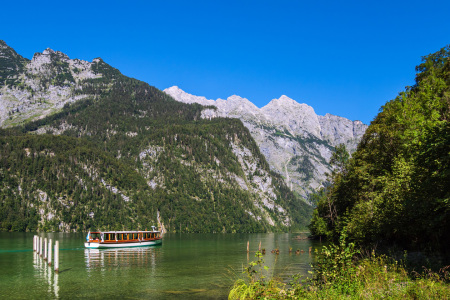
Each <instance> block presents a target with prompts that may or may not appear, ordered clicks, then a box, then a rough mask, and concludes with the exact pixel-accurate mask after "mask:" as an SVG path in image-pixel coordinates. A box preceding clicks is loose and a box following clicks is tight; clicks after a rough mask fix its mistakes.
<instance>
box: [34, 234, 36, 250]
mask: <svg viewBox="0 0 450 300" xmlns="http://www.w3.org/2000/svg"><path fill="white" fill-rule="evenodd" d="M34 251H36V235H33V252H34Z"/></svg>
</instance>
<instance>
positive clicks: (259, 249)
mask: <svg viewBox="0 0 450 300" xmlns="http://www.w3.org/2000/svg"><path fill="white" fill-rule="evenodd" d="M258 251H259V252H261V241H259V248H258Z"/></svg>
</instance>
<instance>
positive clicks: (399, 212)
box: [310, 46, 450, 253]
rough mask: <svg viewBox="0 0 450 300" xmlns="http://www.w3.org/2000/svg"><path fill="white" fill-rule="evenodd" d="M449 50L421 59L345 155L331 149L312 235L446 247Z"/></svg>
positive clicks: (449, 235)
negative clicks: (407, 81) (413, 75)
mask: <svg viewBox="0 0 450 300" xmlns="http://www.w3.org/2000/svg"><path fill="white" fill-rule="evenodd" d="M449 55H450V47H449V46H447V47H444V48H442V49H441V50H440V51H438V52H436V53H433V54H430V55H427V56H424V57H423V59H422V63H421V64H419V65H418V66H417V67H416V72H417V74H416V78H415V84H414V85H413V86H411V87H407V88H406V90H405V91H402V92H401V93H399V95H398V96H397V97H396V98H395V99H393V100H391V101H389V102H387V103H386V104H385V105H384V106H383V107H382V108H381V109H380V112H379V114H378V115H377V117H376V118H375V119H374V120H373V121H372V122H371V124H370V126H369V128H368V129H367V131H366V133H365V135H364V137H363V139H362V141H361V142H360V144H359V146H358V149H357V151H356V152H355V153H354V154H353V156H352V158H351V159H349V158H348V155H345V154H344V153H345V149H341V150H340V151H336V152H335V154H334V156H333V159H332V163H334V165H335V171H334V172H333V174H330V184H329V185H328V187H327V188H324V189H323V190H322V191H321V192H320V196H319V197H318V198H319V199H318V203H317V209H316V210H315V211H314V217H313V220H312V223H311V226H310V227H311V230H312V233H313V234H314V235H317V236H326V237H328V238H330V239H331V240H337V239H338V238H339V236H341V235H342V233H345V234H347V235H348V238H349V239H350V240H351V241H354V242H356V243H359V244H362V245H371V246H374V245H377V244H387V245H392V244H397V245H399V246H402V247H407V248H411V249H417V248H428V249H429V250H438V251H442V252H447V253H448V251H449V249H448V245H449V241H450V124H449V119H450V61H449Z"/></svg>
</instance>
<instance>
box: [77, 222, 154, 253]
mask: <svg viewBox="0 0 450 300" xmlns="http://www.w3.org/2000/svg"><path fill="white" fill-rule="evenodd" d="M161 244H162V237H161V232H160V231H158V230H157V229H156V227H154V226H152V230H151V231H96V232H90V231H89V233H88V235H87V236H86V243H84V246H85V247H86V248H96V249H100V248H122V247H144V246H155V245H161Z"/></svg>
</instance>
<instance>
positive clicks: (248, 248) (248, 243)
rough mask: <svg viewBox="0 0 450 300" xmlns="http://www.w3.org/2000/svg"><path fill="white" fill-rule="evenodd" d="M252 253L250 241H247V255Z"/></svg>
mask: <svg viewBox="0 0 450 300" xmlns="http://www.w3.org/2000/svg"><path fill="white" fill-rule="evenodd" d="M249 252H250V241H247V253H249Z"/></svg>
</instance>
